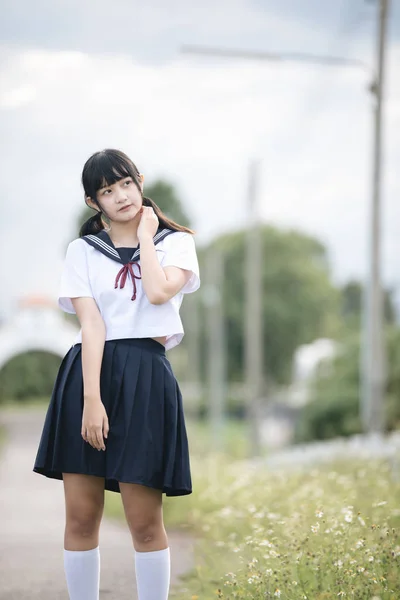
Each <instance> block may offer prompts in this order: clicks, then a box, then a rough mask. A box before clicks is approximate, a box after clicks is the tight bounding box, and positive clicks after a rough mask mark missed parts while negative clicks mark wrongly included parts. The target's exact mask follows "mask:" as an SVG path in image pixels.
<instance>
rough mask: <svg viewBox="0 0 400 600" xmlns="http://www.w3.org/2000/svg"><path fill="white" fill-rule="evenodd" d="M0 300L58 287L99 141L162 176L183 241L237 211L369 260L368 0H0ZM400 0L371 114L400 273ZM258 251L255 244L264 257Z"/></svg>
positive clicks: (350, 257) (386, 266) (398, 282)
mask: <svg viewBox="0 0 400 600" xmlns="http://www.w3.org/2000/svg"><path fill="white" fill-rule="evenodd" d="M0 12H1V22H0V157H1V175H2V194H1V200H0V201H1V219H0V251H1V256H2V259H1V262H0V269H1V271H0V275H1V280H2V282H3V285H2V294H1V297H0V316H2V317H4V316H8V315H9V314H10V313H11V312H12V311H13V310H14V308H15V305H16V302H17V301H18V299H19V298H21V297H23V296H26V295H30V294H46V295H49V296H51V297H54V298H55V297H56V295H57V286H58V280H59V275H60V271H61V268H62V261H63V258H64V254H65V249H66V246H67V244H68V243H69V241H71V240H72V239H74V238H75V237H76V236H77V233H76V222H77V218H78V215H79V214H80V211H81V210H82V208H83V206H84V201H83V191H82V189H81V186H80V175H81V171H82V167H83V164H84V162H85V160H86V159H87V158H88V157H89V156H90V154H92V153H93V152H94V151H96V150H100V149H102V148H107V147H117V148H120V149H122V150H124V151H125V152H126V153H127V154H128V155H129V156H130V157H131V158H132V159H133V160H134V162H135V163H136V164H137V165H138V167H139V169H140V170H141V171H142V172H143V173H144V175H145V178H146V181H148V182H151V181H154V180H155V179H157V178H159V177H162V178H165V179H167V180H168V181H170V182H171V183H172V184H173V185H175V186H176V189H177V191H178V193H179V195H180V197H181V199H182V202H183V203H184V205H185V208H186V210H187V212H188V213H189V215H190V216H191V218H192V222H193V226H194V228H195V229H196V231H197V244H198V245H201V244H203V243H206V242H207V241H208V240H209V239H211V238H213V237H215V236H217V235H218V234H220V233H222V232H223V233H225V232H226V231H229V230H234V229H237V228H241V227H243V226H245V225H246V223H247V222H248V217H249V210H248V204H247V189H248V173H249V164H250V162H251V161H252V160H257V161H258V164H259V169H258V173H259V177H258V185H257V190H258V193H257V203H258V212H259V218H260V219H261V220H262V221H263V222H265V223H269V224H273V225H276V226H279V227H284V228H296V229H298V230H301V231H304V232H305V233H307V234H310V235H314V236H316V237H318V238H319V239H320V240H321V241H322V242H323V243H324V244H326V247H327V250H328V256H329V259H330V264H331V269H332V276H333V278H334V279H335V281H337V282H338V283H342V282H345V281H347V280H348V279H350V278H357V279H364V278H365V276H366V272H367V264H368V262H367V260H368V239H369V214H370V208H369V207H370V202H371V194H372V190H371V182H372V170H371V166H372V142H373V121H372V115H373V99H372V96H371V94H370V93H369V92H368V87H369V84H370V81H371V71H372V70H373V69H374V66H375V52H376V29H377V27H376V24H377V2H375V1H369V2H368V1H366V0H352V2H351V3H350V2H348V1H343V0H341V1H338V2H331V1H327V0H322V1H321V0H302V1H301V2H300V0H219V1H218V0H214V1H212V2H211V0H202V2H201V3H200V2H196V3H195V2H193V0H192V2H187V1H186V2H184V1H183V0H170V2H162V1H161V0H147V2H146V3H144V2H138V1H135V0H114V1H113V2H112V3H110V2H109V1H108V0H107V1H106V0H68V1H67V0H35V2H31V1H30V0H0ZM184 45H198V46H212V47H218V48H222V47H224V48H237V49H242V50H248V51H258V52H273V53H276V54H279V55H281V56H285V53H286V54H288V53H307V54H313V55H317V56H321V55H322V56H326V55H334V56H341V57H344V58H346V59H352V60H358V61H361V62H362V63H364V64H365V68H364V67H362V66H361V67H332V66H329V67H328V66H326V65H324V66H321V65H316V64H310V63H307V62H301V61H293V60H292V61H290V60H280V61H266V60H264V61H262V60H254V59H252V60H249V59H232V58H230V59H227V58H221V57H210V56H208V57H205V56H198V55H193V54H187V53H183V52H182V51H181V49H182V47H183V46H184ZM399 75H400V7H399V2H398V1H397V0H392V7H391V11H390V23H389V31H388V47H387V61H386V81H385V103H384V120H383V124H384V127H383V133H384V136H383V140H384V146H383V189H382V268H383V276H384V281H385V284H386V285H390V286H391V287H394V288H397V287H398V288H399V293H400V275H399V274H398V268H397V258H398V255H399V250H400V203H399V202H398V198H399V193H400V174H399V171H398V168H396V167H397V166H398V162H399V158H400V77H399ZM267 258H268V257H265V259H267Z"/></svg>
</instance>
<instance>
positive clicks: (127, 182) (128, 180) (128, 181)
mask: <svg viewBox="0 0 400 600" xmlns="http://www.w3.org/2000/svg"><path fill="white" fill-rule="evenodd" d="M131 183H132V179H127V181H124V185H130V184H131Z"/></svg>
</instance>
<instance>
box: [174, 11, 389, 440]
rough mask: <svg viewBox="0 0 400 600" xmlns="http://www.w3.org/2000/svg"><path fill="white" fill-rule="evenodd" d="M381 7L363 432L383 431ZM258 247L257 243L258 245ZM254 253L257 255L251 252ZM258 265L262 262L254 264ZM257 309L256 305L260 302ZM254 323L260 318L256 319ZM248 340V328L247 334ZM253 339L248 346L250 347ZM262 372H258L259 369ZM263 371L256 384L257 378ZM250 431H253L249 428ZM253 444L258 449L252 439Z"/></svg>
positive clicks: (197, 50)
mask: <svg viewBox="0 0 400 600" xmlns="http://www.w3.org/2000/svg"><path fill="white" fill-rule="evenodd" d="M378 1H379V2H380V19H379V35H378V75H377V76H376V75H375V73H374V79H375V82H374V85H373V88H372V92H373V94H374V95H375V96H376V106H375V107H374V121H375V136H374V176H373V202H372V211H371V243H370V253H369V258H368V260H369V284H368V286H367V289H366V293H365V296H366V300H365V311H364V344H363V351H362V364H361V379H362V386H361V387H362V390H361V407H360V413H361V415H362V418H363V424H364V430H365V431H368V432H372V431H381V430H382V428H383V394H384V387H385V383H384V382H385V374H384V346H383V332H382V327H383V318H382V304H383V303H382V289H381V273H380V245H381V239H380V223H381V217H380V187H381V120H382V91H383V74H384V54H385V45H386V23H387V15H388V11H389V0H378ZM181 52H182V53H186V54H192V55H203V56H204V55H205V56H213V57H220V58H227V59H229V58H236V59H243V60H252V61H254V60H257V61H272V62H301V63H303V64H304V63H305V64H314V65H321V66H327V67H350V68H357V69H362V70H363V71H366V72H367V73H368V75H371V69H370V67H369V66H368V65H367V64H366V63H364V62H363V61H361V60H355V59H347V58H344V57H340V56H328V55H326V56H321V55H315V54H310V53H301V52H285V53H274V52H254V51H246V50H240V49H239V50H238V49H230V48H212V47H206V46H193V45H190V46H189V45H186V46H183V47H182V48H181ZM256 248H257V243H256ZM253 252H257V250H254V249H253ZM255 262H256V264H261V259H260V258H258V259H256V261H255ZM258 305H260V300H259V301H258ZM256 318H258V317H256ZM247 331H248V333H247V335H250V333H249V332H250V328H248V329H247ZM250 343H251V339H250V340H248V341H247V342H246V344H250ZM259 368H260V367H259ZM261 376H262V374H261V370H260V372H259V373H258V375H257V381H258V380H259V379H260V378H261ZM252 427H253V426H252ZM252 443H254V444H256V442H255V441H254V439H252Z"/></svg>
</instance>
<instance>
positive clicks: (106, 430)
mask: <svg viewBox="0 0 400 600" xmlns="http://www.w3.org/2000/svg"><path fill="white" fill-rule="evenodd" d="M103 430H104V437H105V438H106V439H107V438H108V432H109V431H110V425H109V423H108V419H104V424H103Z"/></svg>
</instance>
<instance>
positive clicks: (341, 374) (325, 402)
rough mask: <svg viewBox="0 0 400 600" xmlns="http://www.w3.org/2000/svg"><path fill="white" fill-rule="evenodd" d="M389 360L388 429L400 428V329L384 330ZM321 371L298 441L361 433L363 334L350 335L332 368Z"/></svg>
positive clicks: (300, 424) (390, 328) (387, 388)
mask: <svg viewBox="0 0 400 600" xmlns="http://www.w3.org/2000/svg"><path fill="white" fill-rule="evenodd" d="M385 339H386V349H387V357H388V369H387V385H386V391H385V411H386V423H387V430H393V429H397V428H399V427H400V329H399V328H398V327H393V326H387V327H386V330H385ZM325 366H326V365H321V368H320V370H319V372H318V374H317V376H316V378H315V380H314V382H313V383H312V386H311V401H310V403H309V404H308V405H307V406H305V407H304V408H303V410H302V412H301V415H300V419H299V421H298V423H297V426H296V432H295V440H296V441H297V442H305V441H310V440H315V439H320V440H322V439H329V438H333V437H336V436H339V435H341V436H348V435H353V434H356V433H361V432H362V422H361V418H360V335H359V333H357V334H355V333H354V332H350V333H348V334H347V336H346V338H344V339H343V340H342V348H341V351H340V353H339V354H338V355H337V357H336V358H335V359H334V360H333V361H332V362H331V365H330V368H329V369H326V368H324V367H325Z"/></svg>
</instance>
